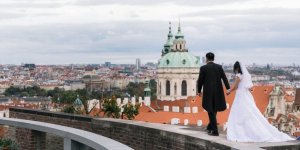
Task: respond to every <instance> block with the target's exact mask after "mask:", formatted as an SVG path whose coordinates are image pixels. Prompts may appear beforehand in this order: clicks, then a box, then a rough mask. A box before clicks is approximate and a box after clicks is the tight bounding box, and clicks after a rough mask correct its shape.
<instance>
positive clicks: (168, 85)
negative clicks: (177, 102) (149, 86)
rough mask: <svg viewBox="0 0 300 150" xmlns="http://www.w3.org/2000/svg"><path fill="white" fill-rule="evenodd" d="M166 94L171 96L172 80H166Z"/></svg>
mask: <svg viewBox="0 0 300 150" xmlns="http://www.w3.org/2000/svg"><path fill="white" fill-rule="evenodd" d="M166 95H167V96H170V81H169V80H167V81H166Z"/></svg>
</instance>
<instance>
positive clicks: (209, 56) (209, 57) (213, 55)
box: [206, 52, 215, 61]
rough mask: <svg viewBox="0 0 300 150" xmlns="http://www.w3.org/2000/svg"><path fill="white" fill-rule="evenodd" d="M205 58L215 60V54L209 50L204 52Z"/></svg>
mask: <svg viewBox="0 0 300 150" xmlns="http://www.w3.org/2000/svg"><path fill="white" fill-rule="evenodd" d="M206 60H208V61H214V60H215V54H214V53H212V52H209V53H207V54H206Z"/></svg>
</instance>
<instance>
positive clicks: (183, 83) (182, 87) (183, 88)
mask: <svg viewBox="0 0 300 150" xmlns="http://www.w3.org/2000/svg"><path fill="white" fill-rule="evenodd" d="M181 95H182V96H186V95H187V84H186V81H185V80H183V81H182V83H181Z"/></svg>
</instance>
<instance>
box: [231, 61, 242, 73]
mask: <svg viewBox="0 0 300 150" xmlns="http://www.w3.org/2000/svg"><path fill="white" fill-rule="evenodd" d="M233 72H234V73H240V74H243V72H242V69H241V65H240V62H238V61H236V62H235V63H234V65H233Z"/></svg>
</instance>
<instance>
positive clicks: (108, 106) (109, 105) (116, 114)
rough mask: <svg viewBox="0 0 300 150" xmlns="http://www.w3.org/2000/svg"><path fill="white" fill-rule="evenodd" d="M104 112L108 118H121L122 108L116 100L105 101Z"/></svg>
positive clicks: (113, 98)
mask: <svg viewBox="0 0 300 150" xmlns="http://www.w3.org/2000/svg"><path fill="white" fill-rule="evenodd" d="M103 112H104V115H106V116H107V117H112V118H120V112H121V108H120V107H119V106H118V104H117V101H116V98H115V97H114V96H113V97H112V99H105V100H104V103H103Z"/></svg>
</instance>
